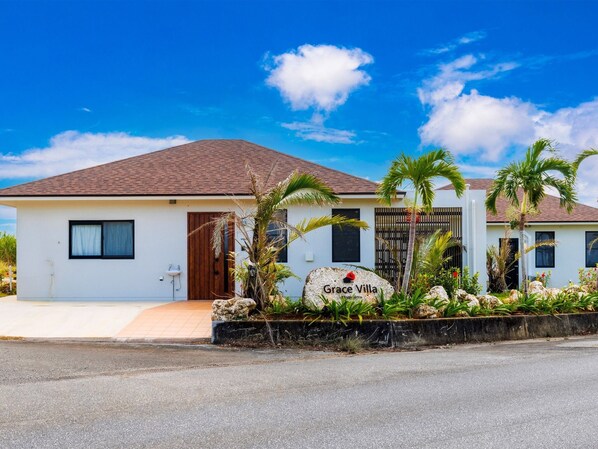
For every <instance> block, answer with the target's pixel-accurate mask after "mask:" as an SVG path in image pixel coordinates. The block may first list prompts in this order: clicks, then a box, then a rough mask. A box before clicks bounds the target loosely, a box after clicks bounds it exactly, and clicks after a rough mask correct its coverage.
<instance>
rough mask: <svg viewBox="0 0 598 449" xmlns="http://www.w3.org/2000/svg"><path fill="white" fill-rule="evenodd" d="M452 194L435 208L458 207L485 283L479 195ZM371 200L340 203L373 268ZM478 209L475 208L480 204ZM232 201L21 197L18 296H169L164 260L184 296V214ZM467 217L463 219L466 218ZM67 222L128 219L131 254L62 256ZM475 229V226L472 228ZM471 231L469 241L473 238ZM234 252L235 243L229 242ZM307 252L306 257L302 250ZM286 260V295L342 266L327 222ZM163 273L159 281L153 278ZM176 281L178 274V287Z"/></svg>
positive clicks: (291, 217)
mask: <svg viewBox="0 0 598 449" xmlns="http://www.w3.org/2000/svg"><path fill="white" fill-rule="evenodd" d="M468 195H469V196H468V197H465V196H464V197H463V198H462V199H456V197H455V194H454V192H450V191H439V192H437V199H436V202H435V204H434V205H435V206H438V207H446V206H453V207H454V206H461V207H463V208H464V243H465V245H466V248H467V253H466V257H465V263H467V264H468V265H469V266H470V267H471V269H472V271H479V272H480V281H481V282H482V283H483V285H485V283H486V274H485V269H484V267H485V265H484V264H485V259H484V254H485V248H486V233H485V232H484V230H485V213H483V192H482V194H481V196H480V195H479V194H478V193H476V192H470V193H469V194H468ZM378 206H379V203H378V202H377V201H376V200H375V199H345V200H344V201H343V203H342V204H339V205H337V206H335V207H339V208H343V207H345V208H359V209H360V211H361V219H362V220H365V221H366V222H368V223H369V224H370V226H371V227H370V229H369V230H362V231H360V235H361V241H360V246H361V260H360V261H359V262H356V263H355V264H356V265H363V266H367V267H374V265H375V263H374V262H375V261H374V258H375V249H374V246H375V238H374V234H375V229H374V209H375V207H378ZM480 208H482V209H480ZM234 209H235V205H234V203H233V202H232V201H231V200H203V201H199V200H193V201H191V200H181V199H179V200H178V201H177V204H174V205H171V204H169V203H168V200H155V199H148V200H135V201H132V200H89V201H78V200H77V201H69V200H56V201H20V202H19V204H18V207H17V210H18V211H17V239H18V242H19V244H18V261H19V266H18V269H19V299H60V300H66V299H73V300H76V299H114V300H118V299H128V300H169V299H171V298H172V285H171V284H170V278H169V277H168V276H165V271H166V269H167V268H168V266H169V264H171V263H173V264H178V265H180V266H181V269H182V275H181V276H180V282H181V289H180V290H179V291H178V292H176V298H177V299H185V298H186V297H187V272H188V267H187V213H188V212H202V211H206V212H208V211H229V210H234ZM330 213H331V208H330V207H328V208H319V207H316V208H312V207H293V208H289V210H288V221H289V223H290V224H297V223H298V222H299V221H301V220H303V219H305V218H309V217H313V216H320V215H329V214H330ZM467 217H469V219H467ZM69 220H134V221H135V258H134V259H132V260H114V259H69V241H68V239H69ZM473 230H475V232H474V231H473ZM474 234H475V239H474ZM236 250H237V251H239V248H238V247H237V248H236ZM310 254H313V261H306V256H307V255H310ZM288 264H289V265H290V266H291V269H292V270H293V271H294V272H295V274H297V275H298V276H299V277H300V278H301V279H300V280H295V279H292V280H289V281H287V282H286V283H285V285H283V287H282V290H283V292H284V294H285V295H289V296H292V297H299V296H300V295H301V294H302V289H303V282H304V279H305V277H306V276H307V274H308V273H309V272H310V271H311V270H312V269H314V268H317V267H321V266H346V264H344V263H333V262H332V228H331V227H325V228H322V229H319V230H317V231H314V232H312V233H310V234H308V236H307V239H306V240H305V241H303V240H297V241H295V242H294V243H293V244H291V246H290V247H289V250H288ZM161 276H164V281H160V280H159V278H160V277H161ZM178 287H179V285H178V279H177V288H178Z"/></svg>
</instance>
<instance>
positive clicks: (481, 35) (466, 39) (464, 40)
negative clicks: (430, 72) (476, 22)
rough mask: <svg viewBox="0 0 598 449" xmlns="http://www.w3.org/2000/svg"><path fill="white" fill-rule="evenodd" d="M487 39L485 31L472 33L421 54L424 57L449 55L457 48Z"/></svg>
mask: <svg viewBox="0 0 598 449" xmlns="http://www.w3.org/2000/svg"><path fill="white" fill-rule="evenodd" d="M485 38H486V32H485V31H472V32H471V33H467V34H464V35H463V36H461V37H458V38H457V39H453V40H452V41H450V42H448V43H446V44H442V45H440V46H438V47H436V48H430V49H428V50H424V51H422V52H421V54H423V55H440V54H443V53H448V52H449V51H453V50H455V49H456V48H457V47H459V46H461V45H467V44H471V43H473V42H477V41H480V40H482V39H485Z"/></svg>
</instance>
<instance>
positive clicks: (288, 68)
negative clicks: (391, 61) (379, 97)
mask: <svg viewBox="0 0 598 449" xmlns="http://www.w3.org/2000/svg"><path fill="white" fill-rule="evenodd" d="M373 61H374V58H373V57H372V56H371V55H370V54H368V53H366V52H365V51H363V50H361V49H360V48H353V49H348V48H342V47H336V46H334V45H302V46H300V47H299V48H297V50H293V51H290V52H288V53H283V54H281V55H278V56H274V57H273V58H272V67H267V70H268V71H269V72H270V75H269V76H268V78H267V79H266V83H267V84H268V85H270V86H273V87H275V88H277V89H278V90H279V91H280V94H281V95H282V97H283V98H284V99H285V100H286V101H288V102H289V103H290V104H291V107H292V108H293V109H295V110H302V109H309V108H314V109H316V110H320V111H327V112H330V111H332V110H334V109H336V108H338V107H339V106H341V105H342V104H344V103H345V102H346V101H347V98H348V97H349V94H350V93H351V92H352V91H354V90H355V89H357V88H358V87H360V86H364V85H367V84H368V83H369V82H370V80H371V77H370V76H369V75H368V74H367V73H366V72H365V71H363V70H360V67H362V66H364V65H367V64H371V63H372V62H373Z"/></svg>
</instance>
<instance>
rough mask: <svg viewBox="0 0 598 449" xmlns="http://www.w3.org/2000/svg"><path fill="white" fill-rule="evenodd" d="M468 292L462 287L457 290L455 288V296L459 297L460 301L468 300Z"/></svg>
mask: <svg viewBox="0 0 598 449" xmlns="http://www.w3.org/2000/svg"><path fill="white" fill-rule="evenodd" d="M468 294H469V293H467V292H466V291H465V290H463V289H462V288H458V289H457V290H455V298H457V301H460V302H465V301H466V300H467V295H468Z"/></svg>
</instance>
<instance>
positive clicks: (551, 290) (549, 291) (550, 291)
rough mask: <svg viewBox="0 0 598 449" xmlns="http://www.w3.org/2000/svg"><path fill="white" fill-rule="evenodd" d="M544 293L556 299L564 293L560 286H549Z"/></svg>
mask: <svg viewBox="0 0 598 449" xmlns="http://www.w3.org/2000/svg"><path fill="white" fill-rule="evenodd" d="M544 293H545V296H546V297H547V298H549V299H554V298H556V297H557V296H558V295H560V294H561V293H562V290H561V289H560V288H547V289H545V290H544Z"/></svg>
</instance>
